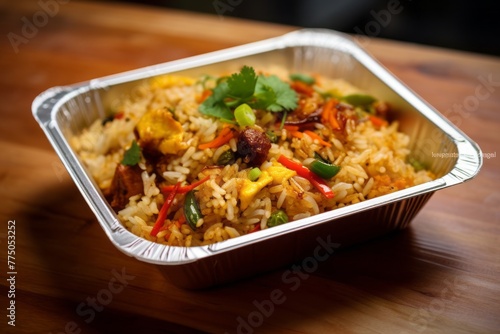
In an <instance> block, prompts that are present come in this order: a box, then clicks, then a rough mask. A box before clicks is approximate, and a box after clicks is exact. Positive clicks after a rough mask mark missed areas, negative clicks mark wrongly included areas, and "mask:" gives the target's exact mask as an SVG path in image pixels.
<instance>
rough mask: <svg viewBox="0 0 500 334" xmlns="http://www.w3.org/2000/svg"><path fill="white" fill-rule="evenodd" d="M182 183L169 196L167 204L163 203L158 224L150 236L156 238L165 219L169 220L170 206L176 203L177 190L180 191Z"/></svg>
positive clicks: (157, 220)
mask: <svg viewBox="0 0 500 334" xmlns="http://www.w3.org/2000/svg"><path fill="white" fill-rule="evenodd" d="M179 186H180V182H177V184H176V185H175V186H174V189H173V190H172V192H171V193H169V194H168V196H167V198H166V199H165V202H164V203H163V205H162V207H161V209H160V212H159V213H158V217H157V218H156V222H155V224H154V226H153V229H152V230H151V233H150V235H151V236H153V237H156V235H157V234H158V232H160V229H161V227H162V226H163V223H164V222H165V219H166V218H167V214H168V210H169V209H170V206H171V205H172V202H173V201H174V198H175V195H176V194H177V190H178V189H179Z"/></svg>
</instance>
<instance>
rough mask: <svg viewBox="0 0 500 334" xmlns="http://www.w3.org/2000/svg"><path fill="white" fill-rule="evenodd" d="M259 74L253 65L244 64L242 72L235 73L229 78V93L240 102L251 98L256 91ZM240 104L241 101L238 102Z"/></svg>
mask: <svg viewBox="0 0 500 334" xmlns="http://www.w3.org/2000/svg"><path fill="white" fill-rule="evenodd" d="M256 83H257V76H256V75H255V70H254V69H253V68H252V67H248V66H243V68H242V69H241V71H240V73H234V74H232V75H231V76H230V77H229V78H228V79H227V85H228V88H229V90H228V92H227V95H228V96H229V97H231V98H234V99H239V100H240V102H242V101H246V100H248V99H250V98H251V97H252V95H253V93H254V91H255V84H256ZM238 104H239V103H238Z"/></svg>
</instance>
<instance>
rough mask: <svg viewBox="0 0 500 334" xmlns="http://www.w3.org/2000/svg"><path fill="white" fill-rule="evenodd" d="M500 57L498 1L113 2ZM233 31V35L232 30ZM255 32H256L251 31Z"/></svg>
mask: <svg viewBox="0 0 500 334" xmlns="http://www.w3.org/2000/svg"><path fill="white" fill-rule="evenodd" d="M109 1H115V2H117V1H121V2H130V3H134V2H135V3H141V4H145V5H149V6H155V7H167V8H174V9H182V10H189V11H195V12H201V13H207V14H213V15H218V16H219V17H220V18H221V19H224V18H226V17H239V18H246V19H252V20H259V21H266V22H274V23H281V24H288V25H294V26H299V27H308V28H328V29H334V30H338V31H342V32H346V33H353V34H354V33H357V34H362V35H367V36H374V37H380V38H388V39H395V40H401V41H408V42H415V43H420V44H427V45H432V46H440V47H445V48H452V49H458V50H463V51H470V52H476V53H483V54H489V55H496V56H499V55H500V27H499V24H498V22H499V21H500V1H498V0H475V1H471V0H307V1H306V0H276V1H269V0H204V1H200V0H192V1H186V0H145V1H138V0H109ZM228 33H229V32H228ZM249 33H251V32H249Z"/></svg>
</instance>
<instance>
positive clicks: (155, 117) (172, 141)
mask: <svg viewBox="0 0 500 334" xmlns="http://www.w3.org/2000/svg"><path fill="white" fill-rule="evenodd" d="M136 131H137V134H138V136H139V145H140V146H141V147H142V148H144V149H146V150H151V151H159V152H161V153H163V154H177V153H178V152H179V151H181V150H183V149H185V143H183V142H182V138H183V136H184V129H183V128H182V125H181V123H179V122H177V121H176V120H175V119H174V117H173V116H172V113H171V112H170V111H168V110H167V109H153V110H149V111H147V112H146V113H145V114H144V115H143V116H142V117H141V119H140V120H139V122H138V123H137V125H136Z"/></svg>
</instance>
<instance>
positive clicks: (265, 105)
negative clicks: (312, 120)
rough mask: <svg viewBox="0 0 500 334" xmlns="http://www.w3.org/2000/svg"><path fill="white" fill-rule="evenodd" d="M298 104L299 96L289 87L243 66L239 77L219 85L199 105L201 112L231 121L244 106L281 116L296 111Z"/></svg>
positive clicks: (237, 75)
mask: <svg viewBox="0 0 500 334" xmlns="http://www.w3.org/2000/svg"><path fill="white" fill-rule="evenodd" d="M297 102H298V96H297V93H296V92H295V91H294V90H293V89H292V88H291V87H290V85H289V84H288V83H286V82H283V81H281V79H279V78H278V77H277V76H269V77H266V76H263V75H260V76H256V74H255V70H254V69H253V68H252V67H249V66H243V68H242V69H241V71H240V72H239V73H234V74H232V75H231V76H230V77H229V78H227V79H226V80H224V81H220V82H218V84H217V86H216V87H215V88H214V90H213V93H212V95H211V96H209V97H208V98H207V99H206V100H205V101H204V102H203V103H202V104H201V105H200V108H199V111H200V112H201V113H202V114H204V115H209V116H213V117H217V118H221V119H222V120H226V121H232V120H234V114H233V109H234V108H236V107H238V106H239V105H241V104H243V103H247V104H248V105H249V106H250V107H252V108H254V109H263V110H267V111H272V112H280V111H284V110H285V111H286V110H292V109H295V108H296V107H297Z"/></svg>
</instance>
